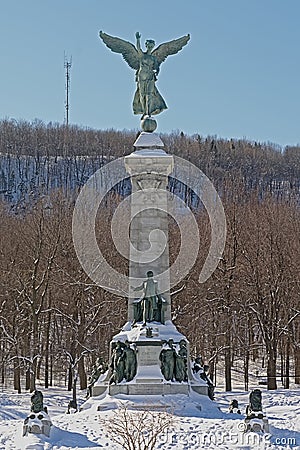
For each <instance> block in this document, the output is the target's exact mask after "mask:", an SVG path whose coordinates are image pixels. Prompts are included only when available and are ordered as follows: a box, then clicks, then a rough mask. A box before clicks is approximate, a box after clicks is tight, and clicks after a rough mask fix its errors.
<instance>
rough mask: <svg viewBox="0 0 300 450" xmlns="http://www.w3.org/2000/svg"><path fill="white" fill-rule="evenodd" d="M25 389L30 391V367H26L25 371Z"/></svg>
mask: <svg viewBox="0 0 300 450" xmlns="http://www.w3.org/2000/svg"><path fill="white" fill-rule="evenodd" d="M25 389H26V391H28V390H29V389H30V369H29V368H27V369H26V373H25Z"/></svg>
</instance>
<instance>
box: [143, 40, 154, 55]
mask: <svg viewBox="0 0 300 450" xmlns="http://www.w3.org/2000/svg"><path fill="white" fill-rule="evenodd" d="M154 46H155V41H153V39H147V40H146V41H145V47H146V49H147V50H150V52H151V50H153V49H154Z"/></svg>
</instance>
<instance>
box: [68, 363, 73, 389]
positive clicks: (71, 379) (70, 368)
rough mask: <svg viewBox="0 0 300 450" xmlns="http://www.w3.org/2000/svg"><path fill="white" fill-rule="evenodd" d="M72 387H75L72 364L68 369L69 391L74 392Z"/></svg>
mask: <svg viewBox="0 0 300 450" xmlns="http://www.w3.org/2000/svg"><path fill="white" fill-rule="evenodd" d="M72 385H73V376H72V365H71V364H70V365H69V369H68V391H71V390H72Z"/></svg>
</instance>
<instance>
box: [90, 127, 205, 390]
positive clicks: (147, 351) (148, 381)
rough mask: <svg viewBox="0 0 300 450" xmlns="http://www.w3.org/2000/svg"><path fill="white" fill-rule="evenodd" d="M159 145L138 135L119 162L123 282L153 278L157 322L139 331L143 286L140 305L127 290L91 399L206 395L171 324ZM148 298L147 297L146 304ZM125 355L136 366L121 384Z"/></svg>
mask: <svg viewBox="0 0 300 450" xmlns="http://www.w3.org/2000/svg"><path fill="white" fill-rule="evenodd" d="M163 145H164V144H163V142H162V141H161V139H160V138H159V136H158V135H156V134H155V133H146V132H142V133H141V134H140V135H139V137H138V138H137V140H136V142H135V144H134V146H135V147H136V149H137V150H136V151H134V152H133V153H131V154H130V155H128V156H126V158H125V166H126V170H127V172H128V173H129V174H130V177H131V184H132V196H131V227H130V241H131V244H132V246H131V247H130V255H129V276H130V278H131V279H139V280H141V279H144V280H145V277H146V273H147V271H151V272H153V279H154V280H156V281H151V282H149V286H150V285H151V283H152V286H153V283H154V284H155V283H156V289H158V292H157V294H158V296H160V299H161V304H163V307H161V306H160V308H161V309H163V311H160V314H158V316H159V317H161V318H160V319H159V320H160V322H156V321H148V322H147V323H146V325H145V324H143V322H144V321H145V320H144V318H143V321H142V322H140V320H141V319H140V317H137V316H136V315H137V310H138V309H137V307H136V306H137V303H138V302H139V300H140V302H142V301H143V300H142V298H144V299H145V298H146V299H147V288H146V284H147V283H144V285H142V287H141V289H143V286H144V297H140V296H138V297H140V299H139V298H136V294H135V292H136V291H137V290H138V289H133V288H132V287H131V291H130V296H129V300H128V322H127V324H126V325H125V326H124V327H123V329H122V331H121V332H120V333H119V334H117V335H116V336H114V338H113V340H112V343H111V348H110V365H111V367H110V370H109V372H108V373H107V374H106V376H102V377H101V378H100V379H99V380H98V381H97V382H96V383H95V384H94V386H93V387H92V390H91V391H92V396H93V397H94V396H98V395H101V394H103V393H104V392H107V393H108V394H109V395H112V396H116V395H120V394H123V395H124V394H125V395H129V396H135V395H139V396H141V395H142V396H149V395H150V396H151V395H174V394H185V395H189V394H190V393H191V391H195V392H197V393H198V394H203V395H208V385H207V383H206V382H205V381H204V380H200V379H197V378H196V377H195V376H194V374H193V372H192V370H191V362H190V355H189V353H190V352H189V343H188V341H187V339H186V337H185V336H184V335H183V334H181V333H179V331H178V330H177V328H176V327H175V326H174V324H173V323H172V321H171V301H170V277H169V246H168V193H167V184H168V175H169V174H170V173H171V172H172V170H173V157H172V155H168V154H167V153H166V152H165V151H164V150H163V149H162V147H163ZM155 231H156V233H155ZM157 231H158V233H157ZM150 276H151V275H150ZM155 295H156V294H155ZM153 296H154V294H153V293H152V294H150V296H149V293H148V300H149V299H150V300H149V301H150V302H152V301H153ZM158 296H157V297H158ZM143 308H145V306H144V305H143ZM144 311H145V309H144ZM154 317H155V314H154ZM122 349H123V350H122ZM128 349H131V350H129V352H131V356H130V358H133V356H132V353H133V352H132V350H134V354H135V362H134V363H132V364H134V366H136V367H135V375H134V377H133V379H131V380H130V381H128V380H127V381H126V379H127V378H128V376H127V375H126V373H127V372H128V368H127V369H126V358H127V355H126V352H128ZM122 352H123V354H122ZM117 361H118V363H117ZM126 371H127V372H126Z"/></svg>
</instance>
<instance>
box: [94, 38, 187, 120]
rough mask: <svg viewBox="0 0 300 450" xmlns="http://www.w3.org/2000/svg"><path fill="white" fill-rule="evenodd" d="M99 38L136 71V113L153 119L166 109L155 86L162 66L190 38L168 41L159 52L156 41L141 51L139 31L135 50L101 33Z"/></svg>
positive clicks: (121, 41)
mask: <svg viewBox="0 0 300 450" xmlns="http://www.w3.org/2000/svg"><path fill="white" fill-rule="evenodd" d="M99 35H100V38H101V39H102V40H103V42H104V43H105V44H106V45H107V47H108V48H110V49H111V50H112V51H113V52H115V53H121V54H122V55H123V58H124V59H125V61H126V62H127V64H128V65H129V66H130V67H131V68H132V69H134V70H136V82H137V90H136V92H135V94H134V99H133V112H134V114H142V119H143V118H144V117H145V116H149V117H150V116H151V115H154V114H159V113H161V112H162V111H163V110H164V109H167V105H166V103H165V101H164V99H163V97H162V96H161V95H160V93H159V92H158V89H157V87H156V86H155V82H156V81H157V76H158V73H159V69H160V65H161V63H163V62H164V61H165V60H166V58H167V57H168V56H169V55H175V54H176V53H178V52H179V51H180V50H181V49H182V47H184V46H185V45H186V44H187V43H188V41H189V39H190V35H189V34H188V35H186V36H183V37H181V38H179V39H174V40H173V41H170V42H165V43H164V44H161V45H159V46H158V47H157V48H156V49H154V47H155V42H154V41H153V40H152V39H148V40H146V42H145V47H146V51H145V52H143V51H142V49H141V35H140V33H139V32H137V33H136V34H135V37H136V47H135V46H134V45H133V44H131V43H130V42H128V41H124V40H123V39H120V38H117V37H113V36H110V35H109V34H106V33H103V32H102V31H100V33H99ZM153 49H154V50H153Z"/></svg>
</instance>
